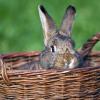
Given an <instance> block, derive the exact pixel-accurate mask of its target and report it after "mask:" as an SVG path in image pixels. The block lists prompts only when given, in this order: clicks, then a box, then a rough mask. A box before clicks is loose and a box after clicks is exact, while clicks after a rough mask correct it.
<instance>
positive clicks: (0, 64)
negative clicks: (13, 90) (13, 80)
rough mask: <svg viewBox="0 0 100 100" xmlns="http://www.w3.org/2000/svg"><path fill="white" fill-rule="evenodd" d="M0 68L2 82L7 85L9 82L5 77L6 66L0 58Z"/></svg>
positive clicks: (6, 76)
mask: <svg viewBox="0 0 100 100" xmlns="http://www.w3.org/2000/svg"><path fill="white" fill-rule="evenodd" d="M0 66H1V75H2V78H3V80H4V82H5V83H6V84H9V83H10V80H9V78H8V75H7V69H6V64H5V63H4V61H3V59H2V58H0Z"/></svg>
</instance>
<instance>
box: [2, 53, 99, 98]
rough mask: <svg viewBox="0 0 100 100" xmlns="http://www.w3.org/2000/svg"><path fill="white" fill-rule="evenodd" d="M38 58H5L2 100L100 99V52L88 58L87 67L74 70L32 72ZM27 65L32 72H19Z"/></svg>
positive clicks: (19, 55)
mask: <svg viewBox="0 0 100 100" xmlns="http://www.w3.org/2000/svg"><path fill="white" fill-rule="evenodd" d="M38 56H39V52H30V53H20V54H9V55H2V56H1V57H2V59H3V61H4V63H2V62H1V66H0V69H1V70H0V71H1V73H0V100H100V52H93V53H92V54H91V55H90V56H89V57H88V60H87V62H86V67H84V68H76V69H72V70H63V69H62V70H57V69H52V70H43V69H42V70H31V68H30V66H31V64H32V65H33V63H35V62H37V61H38V58H39V57H38ZM32 62H33V63H32ZM25 64H28V66H29V69H28V70H19V67H21V66H25ZM4 67H6V68H4ZM2 70H3V71H2Z"/></svg>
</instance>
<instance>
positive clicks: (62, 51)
mask: <svg viewBox="0 0 100 100" xmlns="http://www.w3.org/2000/svg"><path fill="white" fill-rule="evenodd" d="M38 10H39V15H40V19H41V23H42V28H43V31H44V34H43V35H44V44H45V50H44V51H43V52H42V53H41V55H40V63H41V66H42V67H44V68H47V69H48V68H53V67H64V68H71V67H75V66H77V65H78V60H77V57H76V51H75V49H74V41H73V40H72V38H71V30H72V24H73V20H74V17H75V13H76V10H75V8H74V7H73V6H71V5H70V6H68V8H67V9H66V12H65V15H64V17H63V21H62V24H61V27H60V29H57V27H56V25H55V23H54V21H53V19H52V18H51V16H50V15H49V14H48V13H47V11H46V10H45V8H44V7H43V6H42V5H39V7H38Z"/></svg>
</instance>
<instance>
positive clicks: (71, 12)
mask: <svg viewBox="0 0 100 100" xmlns="http://www.w3.org/2000/svg"><path fill="white" fill-rule="evenodd" d="M75 13H76V9H75V8H74V7H73V6H71V5H70V6H68V8H67V9H66V12H65V15H64V17H63V21H62V24H61V31H62V32H63V33H65V34H67V35H69V36H70V33H71V29H72V24H73V20H74V16H75Z"/></svg>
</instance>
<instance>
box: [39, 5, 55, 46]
mask: <svg viewBox="0 0 100 100" xmlns="http://www.w3.org/2000/svg"><path fill="white" fill-rule="evenodd" d="M38 10H39V15H40V20H41V23H42V28H43V30H44V43H45V45H46V44H47V41H48V39H49V38H50V37H51V36H52V35H53V34H54V32H55V31H56V25H55V23H54V21H53V20H52V18H51V17H50V16H49V14H48V13H47V11H46V10H45V8H44V7H43V6H42V5H39V6H38Z"/></svg>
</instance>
